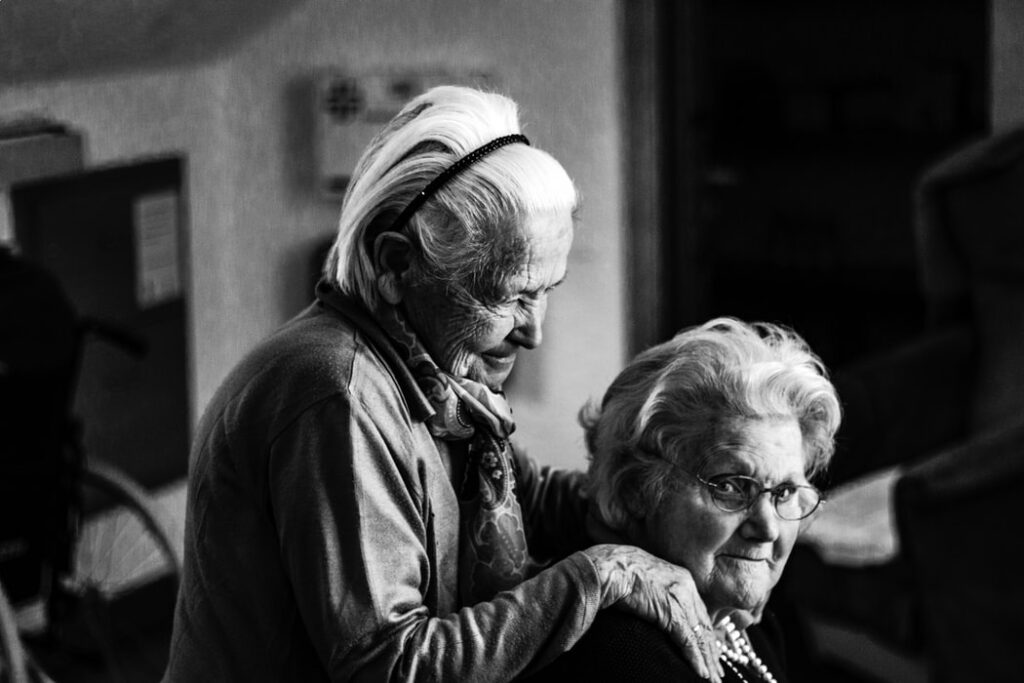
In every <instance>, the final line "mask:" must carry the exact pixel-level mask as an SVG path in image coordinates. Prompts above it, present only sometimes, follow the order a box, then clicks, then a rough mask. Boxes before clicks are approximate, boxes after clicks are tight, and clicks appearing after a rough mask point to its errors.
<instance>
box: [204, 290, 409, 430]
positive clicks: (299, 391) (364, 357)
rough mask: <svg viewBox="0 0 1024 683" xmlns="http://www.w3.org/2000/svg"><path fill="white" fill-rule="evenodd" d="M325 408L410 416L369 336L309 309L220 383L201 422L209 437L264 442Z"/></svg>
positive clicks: (344, 321) (346, 322)
mask: <svg viewBox="0 0 1024 683" xmlns="http://www.w3.org/2000/svg"><path fill="white" fill-rule="evenodd" d="M325 405H330V406H332V407H331V410H335V411H337V410H341V411H348V412H350V413H351V414H353V415H358V414H362V413H363V412H367V411H369V412H373V413H374V414H376V415H388V416H390V419H392V420H395V419H398V420H401V416H402V415H406V416H408V410H407V406H406V405H405V401H404V400H403V395H402V392H401V389H400V387H399V386H398V383H397V382H396V380H395V378H394V374H393V372H392V370H391V368H390V367H389V365H388V364H387V363H386V362H385V361H384V360H383V359H382V358H381V355H380V354H379V353H378V352H377V350H376V348H375V346H374V345H373V343H372V342H371V340H370V339H369V338H368V336H367V335H366V334H364V333H363V332H362V331H361V330H360V329H359V328H358V327H357V326H356V325H354V324H353V323H352V322H351V321H349V320H347V319H345V318H344V317H342V316H339V315H334V314H332V313H331V312H330V311H325V310H322V309H318V307H316V306H312V307H310V308H309V309H307V310H306V311H304V312H303V313H302V314H300V315H298V316H296V317H295V318H294V319H292V320H291V321H289V322H288V323H286V324H285V325H284V326H282V327H281V328H280V329H278V330H277V331H276V332H274V333H273V334H272V335H270V336H269V337H267V338H266V339H264V340H263V341H262V342H260V343H259V344H257V345H256V346H255V347H254V348H253V349H252V350H251V351H249V353H247V354H246V355H245V357H244V358H243V359H242V360H241V361H240V362H239V364H238V365H237V366H236V367H235V368H234V369H233V370H232V371H231V372H230V373H229V374H228V376H227V377H226V378H225V379H224V381H223V382H222V384H221V386H220V387H219V389H218V390H217V393H216V394H215V395H214V397H213V399H212V400H211V402H210V404H209V406H207V410H206V411H205V416H204V420H203V422H204V425H205V423H207V422H209V427H210V429H212V430H214V431H224V430H226V432H227V433H229V434H246V435H248V437H251V438H252V439H253V440H254V441H258V442H262V443H269V442H270V441H272V440H273V439H274V438H275V437H276V435H277V434H279V433H280V432H281V431H282V430H283V429H286V428H288V427H289V425H291V424H292V423H294V422H295V421H296V420H297V419H298V418H299V417H300V416H302V415H303V414H306V413H308V412H309V411H310V410H319V409H320V408H323V407H324V406H325ZM403 422H408V419H406V420H403ZM205 431H206V429H205V428H204V427H201V428H200V432H205Z"/></svg>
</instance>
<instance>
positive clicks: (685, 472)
mask: <svg viewBox="0 0 1024 683" xmlns="http://www.w3.org/2000/svg"><path fill="white" fill-rule="evenodd" d="M839 420H840V408H839V402H838V399H837V397H836V392H835V389H834V388H833V386H832V384H831V382H829V380H828V379H827V377H826V374H825V370H824V368H823V366H822V365H821V363H820V361H819V360H818V358H817V357H816V356H814V355H813V354H812V353H811V352H810V350H809V349H808V348H807V346H806V344H805V343H804V342H803V340H802V339H801V338H800V337H798V336H797V335H796V334H794V333H792V332H790V331H787V330H785V329H783V328H780V327H777V326H773V325H768V324H756V325H747V324H744V323H742V322H740V321H737V320H735V319H731V318H720V319H716V320H712V321H710V322H708V323H706V324H704V325H702V326H700V327H697V328H693V329H690V330H687V331H684V332H682V333H680V334H679V335H677V336H676V337H675V338H674V339H672V340H670V341H668V342H665V343H663V344H661V345H659V346H655V347H653V348H651V349H649V350H647V351H645V352H644V353H642V354H640V355H639V356H638V357H637V358H636V359H635V360H634V361H633V362H632V363H631V364H630V365H629V366H628V367H626V369H625V370H623V371H622V372H621V373H620V374H619V376H618V377H617V378H616V379H615V381H614V382H613V383H612V385H611V387H610V388H609V389H608V391H607V393H606V394H605V396H604V400H603V402H602V404H601V406H600V408H599V409H591V410H589V411H588V410H585V411H584V412H583V414H582V415H581V421H582V422H583V424H584V427H585V429H586V435H587V442H588V446H589V448H590V451H591V466H590V476H591V487H592V488H593V495H594V498H595V500H596V502H597V505H598V506H599V509H600V513H601V515H602V516H603V518H604V519H605V521H606V522H607V523H608V524H609V525H610V526H612V527H613V528H615V529H618V530H619V532H620V533H621V534H622V535H623V536H624V537H625V538H627V539H628V540H629V541H631V542H633V543H636V544H637V545H639V546H640V547H643V548H646V549H647V550H649V551H651V552H652V553H654V554H656V555H658V556H660V557H663V558H665V559H666V560H669V561H670V562H674V563H677V564H679V565H681V566H684V567H687V568H688V569H689V570H690V572H691V573H692V574H693V578H694V580H695V581H696V583H697V588H698V590H699V591H700V595H701V597H702V598H703V599H704V602H705V604H706V606H707V609H708V611H709V612H710V613H711V618H712V620H713V622H714V625H715V626H714V628H715V637H716V638H717V639H718V640H719V641H720V644H721V648H722V663H723V665H724V668H725V678H724V679H723V680H727V681H759V680H763V681H768V682H771V681H780V682H781V681H784V680H786V678H785V671H784V663H783V659H782V657H781V644H780V635H781V634H780V633H779V631H778V626H777V625H776V622H775V621H774V619H773V618H772V616H771V614H770V613H765V611H764V606H765V603H766V601H767V599H768V595H769V593H770V591H771V589H772V587H773V586H774V585H775V584H776V582H777V581H778V580H779V576H780V575H781V573H782V570H783V568H784V567H785V565H786V560H787V559H788V558H789V554H790V551H791V550H792V548H793V543H794V542H795V540H796V537H797V534H798V533H799V531H800V528H801V522H802V520H805V519H807V518H809V517H810V516H811V515H812V514H813V513H814V511H815V510H816V509H818V506H819V505H820V503H821V494H820V493H819V492H818V490H817V489H816V488H815V487H814V486H812V485H811V484H810V483H809V482H810V479H811V478H812V477H813V476H814V475H815V474H816V473H817V472H819V471H821V470H822V468H824V467H825V466H826V464H827V463H828V460H829V458H830V457H831V454H832V450H833V442H834V437H835V433H836V430H837V429H838V427H839ZM570 678H572V679H578V680H615V681H630V680H635V681H661V680H664V681H676V682H677V681H689V680H696V679H697V675H696V672H695V671H694V670H693V668H692V667H691V666H690V665H689V664H688V663H687V662H685V661H683V660H682V659H681V658H680V657H679V654H678V652H677V651H676V649H675V648H673V647H672V645H671V643H669V642H667V641H666V640H665V638H664V636H663V635H662V634H661V633H659V632H658V631H657V630H656V629H653V628H651V627H650V626H649V625H648V624H646V623H643V622H641V621H638V620H636V619H635V618H634V617H633V616H631V615H628V614H623V613H616V612H615V611H614V610H609V611H608V612H606V613H602V614H601V615H600V616H598V618H597V620H596V622H595V624H594V626H593V627H592V629H591V630H590V631H589V632H588V633H587V635H585V636H584V637H583V639H582V640H581V641H580V642H579V643H578V644H577V645H576V647H575V648H574V649H573V650H571V651H570V652H569V653H567V654H566V655H564V656H562V657H561V658H559V659H558V660H557V661H556V662H555V664H554V665H552V666H551V667H550V668H548V669H547V670H545V671H543V672H542V675H541V676H539V677H538V680H548V679H550V680H567V679H570Z"/></svg>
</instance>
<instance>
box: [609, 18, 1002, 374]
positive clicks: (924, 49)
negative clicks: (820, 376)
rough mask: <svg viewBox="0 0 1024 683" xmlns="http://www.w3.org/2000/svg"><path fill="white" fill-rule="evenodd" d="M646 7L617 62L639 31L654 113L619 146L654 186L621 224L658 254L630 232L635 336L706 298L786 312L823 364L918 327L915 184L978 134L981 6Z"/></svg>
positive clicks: (742, 313)
mask: <svg viewBox="0 0 1024 683" xmlns="http://www.w3.org/2000/svg"><path fill="white" fill-rule="evenodd" d="M645 5H646V9H645V10H643V11H641V10H637V9H633V10H627V12H632V14H633V20H632V21H628V20H627V22H626V24H625V26H626V31H627V59H630V57H628V55H629V54H630V47H631V46H632V47H633V48H636V47H637V46H638V45H640V42H639V41H638V39H637V36H638V35H639V34H640V33H642V32H643V31H644V30H646V31H648V32H649V35H648V37H649V38H651V39H652V40H651V44H652V45H654V46H655V47H653V48H650V50H649V52H648V56H647V62H646V65H647V66H648V68H650V69H651V70H652V72H653V73H654V74H655V76H654V78H653V79H652V80H651V84H650V87H649V91H648V92H647V93H646V94H647V95H648V96H650V97H652V98H653V99H654V101H656V102H657V103H658V109H659V112H660V113H659V116H658V119H659V120H658V129H657V131H656V132H655V133H652V134H651V135H652V136H653V137H652V138H651V140H650V143H649V144H650V146H651V148H652V149H653V150H655V151H653V152H652V153H651V154H650V155H649V156H648V158H646V159H644V158H642V157H641V158H638V157H637V152H635V151H633V152H632V157H633V158H632V159H631V160H630V162H631V163H633V164H636V163H641V164H648V165H649V166H650V167H651V168H653V169H655V170H654V171H652V172H651V173H650V174H649V175H650V176H651V177H654V178H655V179H656V180H655V184H656V189H655V192H656V193H657V194H658V197H659V200H658V202H657V205H656V206H655V207H654V209H653V211H652V212H651V213H652V214H653V215H654V216H656V218H655V219H654V220H652V221H651V222H652V223H654V224H655V225H656V226H657V227H656V228H653V229H652V228H649V227H645V226H644V225H643V224H638V223H637V222H635V221H633V222H632V225H633V229H634V234H635V236H636V237H637V239H638V240H639V242H640V244H643V243H644V242H645V240H646V241H647V242H651V243H653V244H655V245H657V246H656V247H655V248H653V249H648V250H647V254H648V256H647V258H649V257H650V255H651V254H655V255H656V256H655V258H657V259H658V262H657V264H656V267H654V268H651V267H650V263H649V262H648V263H647V264H642V263H641V262H639V259H642V258H644V256H643V255H642V254H643V250H641V249H636V248H635V247H634V255H635V256H634V261H633V277H634V284H635V285H636V287H635V293H634V298H633V300H634V312H635V313H637V314H638V315H637V317H636V319H637V320H639V321H640V323H641V324H640V325H638V326H637V328H636V329H635V330H634V333H633V335H632V336H633V340H632V341H633V346H634V350H639V348H642V347H643V346H645V345H647V344H649V343H651V342H652V341H657V340H660V339H664V338H667V337H668V336H670V335H671V334H672V333H674V332H675V331H677V330H678V329H680V328H681V327H684V326H687V325H692V324H695V323H698V322H702V321H704V320H706V319H708V318H710V317H713V316H717V315H734V316H737V317H740V318H743V319H746V320H767V321H772V322H778V323H782V324H785V325H789V326H792V327H794V328H795V329H796V330H797V331H798V332H800V333H801V334H802V335H803V336H804V337H805V338H806V339H807V340H808V342H809V343H810V344H811V347H812V348H814V349H815V350H816V351H817V352H818V353H819V354H820V355H821V356H822V358H823V360H824V361H825V363H826V364H827V365H829V366H835V365H841V364H843V363H846V362H848V361H850V360H852V359H854V358H857V357H859V356H863V355H866V354H868V353H871V352H873V351H876V350H880V349H884V348H889V347H891V346H893V345H895V344H898V343H899V342H900V341H903V340H906V339H908V338H910V337H912V336H914V335H915V334H917V333H918V332H920V331H921V330H922V329H923V327H924V324H925V320H924V313H925V312H924V303H923V301H922V299H921V294H920V288H919V286H918V280H917V277H918V275H917V269H916V257H915V245H914V240H913V217H914V216H913V188H914V184H915V182H916V180H917V178H918V177H919V176H920V174H921V173H922V172H923V171H924V170H925V169H926V168H927V167H928V166H929V165H930V164H932V163H934V162H935V161H937V160H938V159H940V158H941V157H943V156H945V155H946V154H948V153H949V152H950V151H952V150H953V149H955V148H957V147H959V146H961V145H962V144H964V143H966V142H968V141H970V140H973V139H976V138H978V137H981V136H983V135H985V134H986V133H987V132H988V121H989V116H988V64H989V8H988V5H987V3H977V2H972V1H970V0H942V1H939V2H927V1H925V0H915V1H911V2H902V3H884V2H830V3H821V2H813V1H810V0H788V1H786V2H778V3H763V2H757V1H756V0H714V1H713V2H712V1H709V0H684V1H682V2H671V1H668V0H665V1H661V0H659V1H657V2H650V3H645ZM643 12H646V14H647V17H648V19H649V20H648V21H647V22H646V23H645V22H644V21H637V20H636V18H635V17H636V16H637V15H639V14H642V13H643ZM627 19H629V17H627ZM633 59H634V60H635V59H637V58H636V57H635V56H634V57H633ZM627 87H636V86H627ZM634 106H639V105H634ZM636 116H637V114H635V113H634V114H633V118H634V119H635V118H636ZM647 116H650V115H649V114H648V115H647ZM631 135H633V136H635V135H637V133H631ZM639 149H643V146H642V145H640V146H639ZM633 172H634V173H637V171H635V170H634V171H633ZM636 190H637V186H636V185H634V191H636ZM640 191H643V190H640ZM633 201H634V202H635V201H637V200H635V199H634V200H633ZM640 201H644V200H640ZM649 230H653V234H652V233H650V232H648V233H647V234H645V231H649ZM645 288H646V289H647V290H650V289H657V290H658V296H657V297H654V298H652V297H651V296H650V294H649V292H648V293H646V294H644V292H645ZM637 292H639V294H637ZM652 301H653V302H654V304H653V305H654V306H655V307H656V309H657V313H656V314H652V313H651V312H650V311H649V310H648V311H645V312H641V309H643V308H645V307H646V308H649V307H650V306H651V305H652V304H651V302H652ZM645 316H646V317H645ZM644 320H649V322H647V323H645V322H644Z"/></svg>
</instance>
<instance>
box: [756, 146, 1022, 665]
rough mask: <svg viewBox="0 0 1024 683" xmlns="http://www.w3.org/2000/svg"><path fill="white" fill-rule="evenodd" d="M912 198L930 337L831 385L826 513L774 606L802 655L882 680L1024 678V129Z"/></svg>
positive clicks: (849, 370) (937, 175) (946, 164)
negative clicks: (835, 402)
mask: <svg viewBox="0 0 1024 683" xmlns="http://www.w3.org/2000/svg"><path fill="white" fill-rule="evenodd" d="M916 202H917V203H916V216H915V219H916V242H917V248H918V256H919V266H920V273H921V283H922V287H923V290H924V294H925V297H926V299H927V302H928V306H929V319H930V328H931V332H930V333H929V334H927V335H926V336H924V337H923V338H921V339H918V340H916V341H914V342H913V343H911V344H909V345H906V346H904V347H902V348H898V349H896V350H894V351H892V352H888V353H885V354H883V355H878V356H874V357H870V358H867V359H864V360H863V361H860V362H858V363H856V364H854V365H852V366H848V367H845V368H843V369H841V370H840V371H839V372H837V373H836V375H835V381H836V385H837V388H838V390H839V393H840V398H841V400H842V401H843V404H844V409H845V418H844V425H843V427H842V429H841V431H840V434H839V438H838V442H837V451H836V456H835V459H834V465H833V469H832V472H831V482H830V484H831V486H834V487H835V489H834V491H833V495H832V501H831V502H830V504H829V505H828V506H826V508H825V509H824V510H823V512H822V514H821V516H820V518H819V519H818V520H816V521H815V522H814V523H813V524H812V526H811V527H810V528H809V529H808V530H807V531H806V533H805V535H804V541H805V543H804V544H803V545H802V546H801V547H798V549H797V551H796V552H795V553H794V555H793V558H792V559H791V562H790V565H789V568H788V569H787V571H786V574H785V576H784V578H783V583H782V584H780V589H779V590H778V591H777V593H779V594H780V595H779V599H778V600H776V601H775V602H778V603H779V609H780V611H782V612H784V613H786V614H788V616H789V618H790V619H791V624H795V625H796V631H797V633H796V636H797V637H796V642H797V644H798V645H799V646H800V647H802V648H809V649H808V650H806V651H811V652H813V651H817V652H826V653H827V654H829V655H830V656H832V657H836V658H839V659H844V660H846V661H847V662H848V663H850V664H853V665H854V666H855V667H856V668H858V669H860V670H862V671H865V672H868V673H870V674H871V675H872V676H874V677H876V678H882V679H883V680H894V681H896V680H898V681H904V680H911V679H912V678H920V679H921V680H929V681H942V682H944V681H980V680H1024V656H1022V655H1021V654H1020V653H1019V652H1018V651H1017V649H1016V648H1017V646H1018V642H1019V641H1020V638H1021V636H1022V635H1024V621H1022V620H1024V572H1022V571H1021V567H1022V566H1024V541H1022V540H1021V534H1020V524H1021V520H1022V515H1021V508H1020V503H1019V500H1021V499H1024V128H1021V129H1016V130H1011V131H1008V132H1005V133H1001V134H998V135H995V136H992V137H990V138H987V139H985V140H983V141H981V142H978V143H974V144H972V145H970V146H968V147H966V148H964V149H962V150H960V151H958V152H957V153H955V154H953V155H952V156H951V157H949V158H947V159H946V160H945V161H943V162H941V163H940V164H938V165H936V166H935V167H933V168H932V169H930V170H929V171H928V172H927V173H926V174H925V175H924V177H923V178H922V179H921V181H920V183H919V184H918V187H917V194H916ZM865 324H870V321H865ZM791 628H792V627H791ZM800 628H803V629H804V630H803V631H800ZM829 629H833V631H829ZM835 629H838V631H835ZM836 633H841V634H847V635H849V634H854V635H856V636H857V638H852V639H847V640H846V641H845V642H844V643H840V645H839V646H836V642H835V641H837V640H842V639H841V638H838V637H837V636H836V635H835V634H836ZM822 634H825V636H826V638H825V640H828V639H829V638H831V640H832V641H833V642H832V643H831V644H830V643H823V642H822V641H823V638H822ZM884 658H888V659H887V660H885V661H883V659H884ZM804 665H806V666H808V667H810V666H812V665H811V664H807V663H806V662H805V663H804ZM880 665H881V666H880ZM886 669H887V670H886ZM809 671H810V673H808V672H809ZM803 673H804V674H805V678H802V679H800V678H798V679H797V680H814V678H813V675H814V674H813V671H812V670H811V669H808V670H807V671H804V672H803Z"/></svg>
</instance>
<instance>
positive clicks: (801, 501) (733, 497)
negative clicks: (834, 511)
mask: <svg viewBox="0 0 1024 683" xmlns="http://www.w3.org/2000/svg"><path fill="white" fill-rule="evenodd" d="M687 474H689V475H690V476H691V477H693V478H694V479H696V480H697V481H699V482H700V483H701V484H703V485H704V488H705V489H707V491H708V494H709V495H710V497H711V500H712V502H713V503H714V504H715V507H717V508H718V509H719V510H722V511H724V512H740V511H741V510H749V509H750V508H751V506H753V504H754V502H755V501H756V500H757V499H758V498H760V497H761V495H762V494H764V493H767V494H769V495H771V499H772V505H773V506H774V507H775V512H776V513H777V514H778V515H779V517H780V518H781V519H784V520H787V521H790V522H796V521H799V520H801V519H806V518H807V517H810V516H811V514H812V513H813V512H814V511H815V510H817V509H818V507H819V506H820V505H821V503H822V501H823V500H824V495H823V494H822V493H821V491H819V490H818V489H817V488H815V487H814V486H811V485H810V484H793V483H788V482H787V483H782V484H778V485H777V486H773V487H772V488H767V487H766V486H765V485H764V484H762V483H761V482H759V481H758V480H757V479H754V478H753V477H746V476H743V475H742V474H718V475H715V476H714V477H711V478H709V479H705V478H704V477H701V476H699V475H696V474H691V473H689V472H687Z"/></svg>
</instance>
